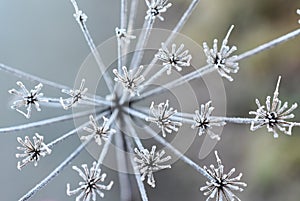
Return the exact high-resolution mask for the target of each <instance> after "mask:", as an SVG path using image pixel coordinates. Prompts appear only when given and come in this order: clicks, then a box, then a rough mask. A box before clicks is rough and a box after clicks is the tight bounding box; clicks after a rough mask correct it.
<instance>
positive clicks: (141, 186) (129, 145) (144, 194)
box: [125, 136, 148, 201]
mask: <svg viewBox="0 0 300 201" xmlns="http://www.w3.org/2000/svg"><path fill="white" fill-rule="evenodd" d="M125 140H126V144H127V149H128V150H129V152H130V153H131V154H134V153H133V148H132V147H133V145H132V142H131V140H130V139H129V138H128V136H126V138H125ZM139 149H140V148H139ZM130 162H131V166H132V169H133V171H134V176H135V179H136V182H137V185H138V187H139V191H140V194H141V197H142V201H148V196H147V192H146V190H145V186H144V183H143V181H142V180H141V174H140V172H139V171H138V169H137V168H135V167H137V164H136V162H135V161H134V158H133V157H132V156H130Z"/></svg>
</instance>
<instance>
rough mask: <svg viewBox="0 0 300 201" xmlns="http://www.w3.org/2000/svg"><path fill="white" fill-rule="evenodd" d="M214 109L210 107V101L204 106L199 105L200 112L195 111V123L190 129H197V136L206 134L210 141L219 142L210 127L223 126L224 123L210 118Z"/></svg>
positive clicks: (218, 138) (217, 136) (218, 137)
mask: <svg viewBox="0 0 300 201" xmlns="http://www.w3.org/2000/svg"><path fill="white" fill-rule="evenodd" d="M214 109H215V108H214V107H212V106H211V101H208V102H207V103H206V104H205V105H204V104H201V110H200V112H199V110H196V111H195V114H196V116H195V117H194V120H195V123H194V124H193V125H192V129H195V128H198V130H199V131H198V134H199V136H201V135H203V134H207V135H208V136H209V137H210V138H211V139H216V140H220V139H221V138H220V136H219V135H217V134H215V133H214V132H213V131H212V127H213V126H224V125H225V124H226V122H225V121H222V120H218V119H216V118H213V117H211V113H212V111H213V110H214Z"/></svg>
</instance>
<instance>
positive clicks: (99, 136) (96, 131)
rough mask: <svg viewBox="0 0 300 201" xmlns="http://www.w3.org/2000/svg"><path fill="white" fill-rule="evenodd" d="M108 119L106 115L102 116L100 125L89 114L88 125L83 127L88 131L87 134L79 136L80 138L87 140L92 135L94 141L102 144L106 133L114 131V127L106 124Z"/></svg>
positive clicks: (106, 136) (106, 135)
mask: <svg viewBox="0 0 300 201" xmlns="http://www.w3.org/2000/svg"><path fill="white" fill-rule="evenodd" d="M107 122H108V119H107V118H106V117H103V124H102V126H101V127H100V126H99V125H98V123H97V121H96V120H95V118H94V117H93V115H90V126H91V128H90V127H84V128H83V129H84V130H85V131H87V132H89V133H90V134H89V135H86V136H81V137H80V139H81V140H87V139H89V138H90V136H91V135H93V136H94V139H95V142H96V143H97V144H98V145H101V144H102V140H106V139H107V138H108V135H110V134H113V133H115V132H116V131H115V130H114V129H110V128H109V126H107Z"/></svg>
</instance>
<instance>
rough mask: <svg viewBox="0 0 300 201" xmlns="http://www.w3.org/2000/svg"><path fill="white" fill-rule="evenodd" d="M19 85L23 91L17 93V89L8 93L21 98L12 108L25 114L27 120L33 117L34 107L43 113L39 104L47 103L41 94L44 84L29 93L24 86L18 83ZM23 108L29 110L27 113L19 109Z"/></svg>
mask: <svg viewBox="0 0 300 201" xmlns="http://www.w3.org/2000/svg"><path fill="white" fill-rule="evenodd" d="M17 85H18V86H19V87H20V88H21V91H17V90H16V89H11V90H9V91H8V92H9V93H10V94H14V95H16V96H18V97H20V99H19V100H16V101H15V102H14V103H13V105H12V106H11V108H12V109H14V110H16V111H18V112H19V113H21V114H23V115H24V116H25V117H26V118H27V119H29V118H30V116H31V110H32V105H34V106H35V109H36V110H37V111H41V108H40V104H39V102H47V99H42V98H41V97H42V96H43V93H40V91H41V89H42V87H43V84H42V83H39V84H38V85H36V86H35V87H34V89H31V90H30V91H28V90H27V89H26V87H25V86H24V84H23V83H22V82H20V81H18V82H17ZM23 106H24V107H26V108H27V112H26V113H25V112H23V111H22V110H20V109H19V108H20V107H23Z"/></svg>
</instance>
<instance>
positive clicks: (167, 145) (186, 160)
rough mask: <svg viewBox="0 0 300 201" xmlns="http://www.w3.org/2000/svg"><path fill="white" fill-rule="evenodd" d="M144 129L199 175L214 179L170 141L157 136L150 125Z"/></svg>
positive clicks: (210, 179)
mask: <svg viewBox="0 0 300 201" xmlns="http://www.w3.org/2000/svg"><path fill="white" fill-rule="evenodd" d="M144 129H145V131H146V132H147V133H149V134H150V135H151V136H152V137H153V138H154V139H155V140H156V141H157V142H159V143H160V144H162V145H163V146H165V147H166V148H167V149H169V150H170V151H171V152H173V153H174V154H175V155H176V156H177V157H178V158H179V159H180V160H182V161H183V162H185V163H186V164H188V165H189V166H191V167H192V168H194V169H195V170H196V171H197V172H199V173H200V174H201V175H203V176H204V177H206V178H207V179H208V180H209V181H213V180H214V179H213V178H212V177H211V176H210V175H209V174H207V172H206V171H205V170H204V169H203V168H202V167H200V166H199V165H197V164H196V163H195V162H194V161H192V160H191V159H189V158H188V157H186V156H185V155H184V154H182V153H181V152H180V151H179V150H177V149H176V148H175V147H173V146H172V145H171V144H170V143H168V142H167V141H166V140H165V139H163V138H162V137H161V136H159V135H158V134H157V133H156V132H155V131H154V130H152V129H151V128H150V127H148V126H146V127H145V128H144Z"/></svg>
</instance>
